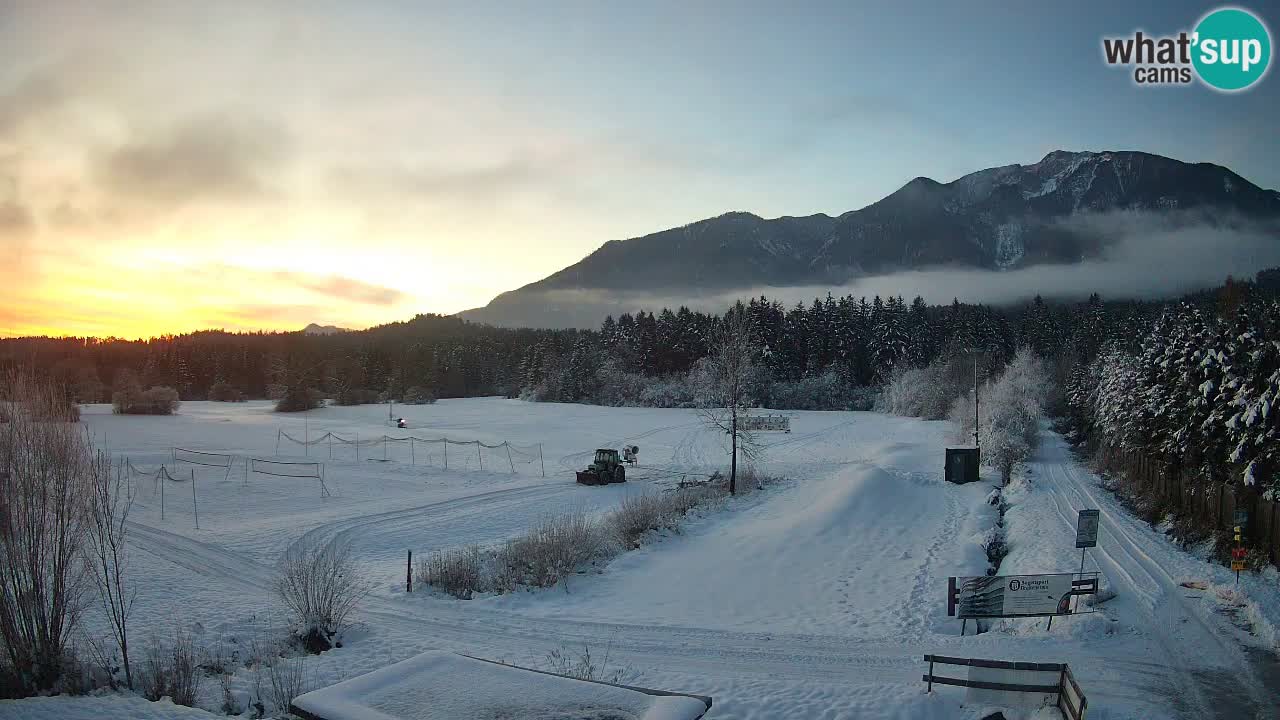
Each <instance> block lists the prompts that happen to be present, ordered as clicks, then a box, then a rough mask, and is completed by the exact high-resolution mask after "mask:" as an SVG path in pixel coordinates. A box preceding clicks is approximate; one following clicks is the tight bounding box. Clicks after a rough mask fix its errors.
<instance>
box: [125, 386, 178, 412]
mask: <svg viewBox="0 0 1280 720" xmlns="http://www.w3.org/2000/svg"><path fill="white" fill-rule="evenodd" d="M111 404H112V411H113V412H115V414H117V415H172V414H173V413H175V412H177V410H178V406H179V405H181V404H182V403H181V402H179V401H178V391H177V390H174V389H173V388H171V387H167V386H156V387H153V388H151V389H150V390H145V391H144V390H142V389H141V386H138V385H136V384H135V385H127V386H125V387H123V388H121V389H119V390H116V391H115V392H114V393H112V395H111Z"/></svg>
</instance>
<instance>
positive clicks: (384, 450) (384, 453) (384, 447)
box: [382, 433, 387, 462]
mask: <svg viewBox="0 0 1280 720" xmlns="http://www.w3.org/2000/svg"><path fill="white" fill-rule="evenodd" d="M386 461H387V435H386V433H383V434H382V462H386Z"/></svg>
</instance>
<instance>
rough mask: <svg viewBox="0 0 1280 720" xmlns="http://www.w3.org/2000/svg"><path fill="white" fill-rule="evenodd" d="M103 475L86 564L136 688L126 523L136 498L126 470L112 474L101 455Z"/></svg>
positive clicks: (96, 481)
mask: <svg viewBox="0 0 1280 720" xmlns="http://www.w3.org/2000/svg"><path fill="white" fill-rule="evenodd" d="M98 459H99V462H98V467H99V472H98V473H97V474H96V475H95V476H94V478H93V488H92V491H93V495H92V500H91V504H90V522H89V526H88V529H89V543H88V545H89V546H88V552H87V554H86V562H88V564H89V568H90V573H91V575H92V576H93V580H94V583H95V584H96V585H97V586H98V599H99V601H100V602H101V605H102V611H103V614H104V615H105V616H106V617H107V619H108V620H109V621H110V623H111V631H112V635H113V636H114V638H113V639H114V640H115V643H116V647H117V648H119V650H120V659H121V663H122V664H123V666H124V676H125V682H126V683H127V684H128V685H129V689H131V690H132V689H133V666H132V664H131V663H130V661H129V614H130V613H131V612H132V610H133V601H134V599H135V597H136V596H137V593H136V591H135V590H134V589H133V588H131V587H128V586H127V585H126V582H125V577H124V572H125V567H126V565H127V562H128V553H127V550H126V545H125V541H126V534H127V533H126V527H127V525H126V522H127V521H128V518H129V510H130V508H131V507H132V506H133V498H132V496H131V495H129V494H128V493H127V486H126V482H127V481H126V480H125V479H124V475H123V472H124V471H123V468H120V469H118V470H117V471H116V473H115V474H114V475H112V473H111V468H110V463H109V461H108V462H103V459H102V456H101V455H100V456H99V458H98Z"/></svg>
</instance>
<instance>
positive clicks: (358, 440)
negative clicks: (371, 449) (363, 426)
mask: <svg viewBox="0 0 1280 720" xmlns="http://www.w3.org/2000/svg"><path fill="white" fill-rule="evenodd" d="M356 462H360V431H359V430H357V431H356Z"/></svg>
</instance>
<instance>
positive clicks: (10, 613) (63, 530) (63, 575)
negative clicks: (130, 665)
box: [0, 374, 111, 694]
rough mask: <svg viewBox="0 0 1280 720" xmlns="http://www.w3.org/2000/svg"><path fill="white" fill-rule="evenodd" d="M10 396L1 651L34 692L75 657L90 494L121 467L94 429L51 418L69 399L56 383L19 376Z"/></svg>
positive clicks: (2, 440) (8, 388)
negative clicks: (100, 448) (94, 442)
mask: <svg viewBox="0 0 1280 720" xmlns="http://www.w3.org/2000/svg"><path fill="white" fill-rule="evenodd" d="M0 397H4V398H7V399H8V400H10V401H11V402H12V403H13V407H14V408H16V409H15V410H14V411H13V412H11V413H10V417H9V421H8V422H6V423H0V568H3V572H0V653H2V654H3V655H4V663H5V664H6V665H7V666H8V667H10V668H12V670H13V674H14V675H15V676H16V677H17V678H18V679H19V681H20V684H21V688H20V690H21V691H22V692H23V694H27V693H31V692H37V691H41V690H48V689H51V688H53V687H54V686H55V683H56V682H57V681H58V679H59V676H60V675H61V674H62V672H63V669H64V667H65V665H66V661H67V660H68V658H69V657H70V656H71V655H73V651H72V648H71V644H70V641H71V637H72V636H73V634H74V633H75V631H76V627H77V624H78V621H79V618H80V614H81V611H82V610H83V609H84V605H85V602H86V601H87V600H88V596H87V595H86V593H85V591H86V590H87V587H88V583H89V582H90V576H89V574H88V572H87V568H86V566H85V564H84V554H83V553H84V545H85V540H86V538H87V534H88V529H89V525H90V522H91V517H90V512H89V510H90V503H89V502H88V498H90V497H91V496H92V490H93V486H94V481H95V478H98V477H99V476H102V475H104V474H107V473H110V471H111V468H110V464H109V462H107V461H105V459H104V458H103V456H101V455H99V454H95V453H94V451H93V448H92V446H91V445H90V440H89V437H88V436H87V435H86V434H85V433H84V432H82V431H80V430H79V429H77V428H76V427H75V426H74V425H72V424H70V423H68V422H48V421H47V420H45V419H42V418H45V417H48V412H46V410H47V409H49V408H57V407H61V405H62V403H63V402H64V401H65V398H64V396H63V395H62V393H61V392H60V391H59V390H58V389H57V388H55V387H54V386H53V385H51V384H50V383H48V382H44V381H40V380H37V379H35V378H34V377H32V376H29V375H23V374H15V375H10V376H8V377H5V378H3V379H0ZM42 408H44V409H42Z"/></svg>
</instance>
